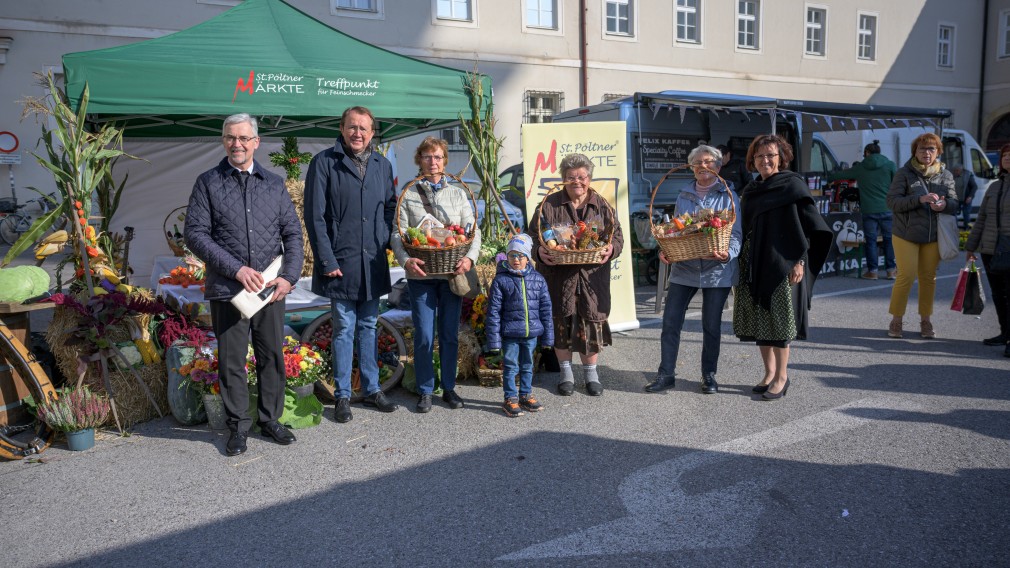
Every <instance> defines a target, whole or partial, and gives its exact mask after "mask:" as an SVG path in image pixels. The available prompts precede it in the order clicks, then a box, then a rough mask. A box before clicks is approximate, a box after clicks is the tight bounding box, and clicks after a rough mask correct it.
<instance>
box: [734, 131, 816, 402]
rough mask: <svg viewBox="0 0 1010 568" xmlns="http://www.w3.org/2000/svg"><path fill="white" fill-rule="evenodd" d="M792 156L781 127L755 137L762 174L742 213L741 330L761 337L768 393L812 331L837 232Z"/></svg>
mask: <svg viewBox="0 0 1010 568" xmlns="http://www.w3.org/2000/svg"><path fill="white" fill-rule="evenodd" d="M792 159H793V148H792V146H791V145H790V144H789V142H787V141H786V139H785V138H783V137H781V136H779V135H776V134H765V135H762V136H758V137H757V138H755V139H754V141H753V142H751V145H750V149H748V150H747V163H748V164H749V165H750V166H749V167H750V168H752V169H754V170H756V171H757V173H758V178H757V179H755V180H754V181H753V182H752V183H750V184H748V186H747V188H746V189H745V190H744V192H743V195H742V196H741V197H740V219H739V220H738V221H737V222H738V223H742V224H743V226H742V227H741V229H742V231H743V239H744V241H743V249H742V250H741V251H740V283H739V285H738V286H737V287H736V292H735V296H734V298H735V299H734V301H733V332H734V333H735V334H736V335H737V337H739V338H740V340H741V341H755V342H756V343H757V345H758V349H759V350H760V352H761V360H762V362H763V363H764V371H765V374H764V378H763V379H762V380H761V382H760V383H759V384H758V385H757V386H755V387H754V388H753V389H751V390H752V391H753V392H755V393H758V394H760V395H761V398H762V399H764V400H776V399H779V398H782V397H784V396H785V395H786V392H787V391H788V389H789V375H788V367H789V350H790V349H789V342H790V341H792V340H794V339H806V338H807V326H808V322H809V317H808V313H807V312H808V311H809V310H810V299H811V297H812V296H813V289H814V282H815V281H816V280H817V275H818V274H820V272H821V267H823V266H824V261H825V259H827V257H828V251H829V250H830V248H831V241H832V236H833V235H832V232H831V229H830V228H828V225H827V224H826V223H825V222H824V218H823V217H821V214H820V212H818V210H817V206H816V205H815V204H814V198H813V197H811V196H810V190H809V189H807V183H806V181H805V180H804V178H803V176H801V175H799V174H798V173H796V172H791V171H788V170H784V169H782V168H784V167H786V164H789V163H790V162H791V161H792Z"/></svg>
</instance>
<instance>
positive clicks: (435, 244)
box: [428, 237, 442, 248]
mask: <svg viewBox="0 0 1010 568" xmlns="http://www.w3.org/2000/svg"><path fill="white" fill-rule="evenodd" d="M428 244H429V245H431V246H433V247H435V248H441V247H442V243H440V242H438V239H436V238H435V237H428Z"/></svg>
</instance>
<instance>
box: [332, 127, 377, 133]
mask: <svg viewBox="0 0 1010 568" xmlns="http://www.w3.org/2000/svg"><path fill="white" fill-rule="evenodd" d="M340 129H341V130H347V131H350V132H371V131H372V129H371V128H365V127H364V126H343V127H341V128H340Z"/></svg>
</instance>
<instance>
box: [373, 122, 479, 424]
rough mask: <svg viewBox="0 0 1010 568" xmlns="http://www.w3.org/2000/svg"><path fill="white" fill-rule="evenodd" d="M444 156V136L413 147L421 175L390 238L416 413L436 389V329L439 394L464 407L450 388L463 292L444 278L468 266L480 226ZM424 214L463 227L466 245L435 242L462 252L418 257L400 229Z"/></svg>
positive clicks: (404, 199)
mask: <svg viewBox="0 0 1010 568" xmlns="http://www.w3.org/2000/svg"><path fill="white" fill-rule="evenodd" d="M448 156H449V144H448V142H446V141H445V140H441V139H438V138H435V137H433V136H429V137H427V138H425V139H424V140H423V141H422V142H421V144H420V145H419V146H418V147H417V151H416V152H415V153H414V163H415V164H417V166H418V167H419V168H420V172H421V177H420V178H419V179H418V180H416V181H415V182H413V183H411V184H410V185H408V186H407V188H406V189H404V190H403V192H404V193H403V195H402V196H401V197H400V204H399V207H398V216H397V221H398V222H397V227H396V228H394V229H393V234H392V236H391V237H390V239H389V242H390V246H391V247H392V249H393V254H395V255H396V260H397V262H399V263H400V266H402V267H403V269H404V271H405V272H406V274H407V289H408V290H409V291H410V311H411V319H412V320H413V323H414V371H415V372H416V374H417V390H418V394H419V395H420V398H419V399H418V402H417V411H418V412H421V413H424V412H428V411H430V410H431V395H432V393H433V392H434V390H435V367H434V361H433V357H434V341H435V334H436V333H437V334H438V354H439V361H440V365H441V374H440V377H441V380H442V400H443V401H444V402H445V403H446V405H448V406H449V408H453V409H455V408H462V407H463V399H462V398H460V396H459V395H458V394H456V390H455V388H456V363H457V358H458V357H459V317H460V313H461V311H462V306H463V301H462V297H460V296H457V295H456V294H455V293H453V292H452V290H451V289H450V287H449V280H450V279H451V278H452V277H453V276H454V275H456V274H463V273H464V272H466V271H467V270H470V268H471V267H472V266H473V264H474V262H476V261H477V256H478V254H479V253H480V230H479V229H477V227H476V224H477V220H476V217H475V215H474V206H473V204H472V196H471V195H470V194H469V191H468V190H467V189H465V188H463V187H460V186H458V185H453V184H451V183H449V179H448V176H447V175H446V174H445V166H446V164H447V162H448ZM426 215H431V216H432V217H434V218H435V219H437V220H438V221H439V222H440V223H442V224H443V225H444V226H445V227H450V226H455V227H458V228H460V230H461V231H462V232H463V233H465V234H464V235H461V236H462V238H463V239H468V242H469V245H468V246H465V245H463V244H461V243H457V242H456V241H457V240H459V237H458V236H457V237H454V236H447V237H444V240H443V241H441V242H440V243H439V245H438V246H439V247H444V248H446V249H451V252H450V251H445V253H444V254H453V253H461V254H460V258H459V259H458V260H456V261H454V262H451V263H450V264H449V265H448V266H439V265H438V264H437V263H436V261H435V260H432V259H433V257H434V255H435V254H438V253H433V254H432V255H431V256H427V255H426V258H428V260H423V259H422V258H420V257H421V256H422V252H423V250H424V249H421V248H413V247H408V246H405V245H404V242H403V238H404V234H405V232H406V231H407V230H408V229H412V230H413V229H417V228H418V225H420V224H421V221H422V219H423V218H424V217H425V216H426ZM443 230H444V229H443ZM431 238H434V237H431ZM450 239H452V242H451V243H450ZM440 258H441V259H444V258H446V257H445V256H442V257H440Z"/></svg>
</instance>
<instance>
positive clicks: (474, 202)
mask: <svg viewBox="0 0 1010 568" xmlns="http://www.w3.org/2000/svg"><path fill="white" fill-rule="evenodd" d="M442 175H443V176H445V177H448V178H450V179H451V180H453V181H455V182H457V183H459V184H460V185H462V186H463V189H465V190H466V192H467V193H468V194H470V207H472V208H473V225H472V226H471V227H470V229H469V231H468V232H467V233H468V234H467V240H468V241H472V240H473V235H474V233H475V232H476V231H477V200H476V198H474V196H473V190H471V189H470V186H469V185H467V184H466V182H465V181H463V180H461V179H459V178H458V177H456V176H454V175H452V174H450V173H448V172H442ZM422 179H424V176H423V175H421V176H417V177H416V178H414V179H412V180H410V183H408V184H407V185H406V187H404V188H403V191H401V192H400V197H399V198H397V200H396V232H397V233H398V234H399V235H400V240H403V233H404V231H403V228H402V227H401V226H400V204H401V203H403V197H404V196H405V195H407V190H409V189H410V188H412V187H414V185H415V184H417V182H419V181H421V180H422ZM418 191H420V190H418ZM484 207H487V203H485V204H484Z"/></svg>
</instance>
